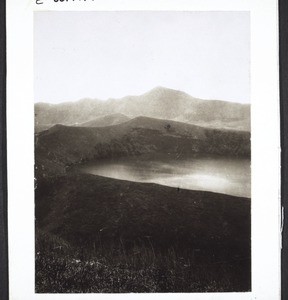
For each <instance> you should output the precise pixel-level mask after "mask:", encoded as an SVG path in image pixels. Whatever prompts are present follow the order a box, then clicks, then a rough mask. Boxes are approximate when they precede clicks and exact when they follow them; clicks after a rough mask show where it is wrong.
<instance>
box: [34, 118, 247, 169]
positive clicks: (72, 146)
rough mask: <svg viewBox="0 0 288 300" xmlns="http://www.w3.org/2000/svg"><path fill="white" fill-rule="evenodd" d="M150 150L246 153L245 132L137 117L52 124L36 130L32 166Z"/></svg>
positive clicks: (239, 154)
mask: <svg viewBox="0 0 288 300" xmlns="http://www.w3.org/2000/svg"><path fill="white" fill-rule="evenodd" d="M151 152H157V153H166V154H167V153H175V155H176V154H179V153H181V154H182V155H185V154H186V155H193V154H199V155H204V154H219V155H231V156H246V157H249V156H250V133H249V132H244V131H232V130H218V129H210V128H203V127H199V126H195V125H191V124H186V123H181V122H175V121H167V120H160V119H153V118H147V117H137V118H134V119H132V120H130V121H128V122H125V123H122V124H118V125H115V126H107V127H94V128H93V127H73V126H64V125H55V126H53V127H52V128H50V129H49V130H46V131H43V132H41V133H39V134H37V135H36V148H35V154H36V167H37V168H38V170H39V171H41V173H43V174H45V172H46V173H47V175H48V173H49V170H52V169H53V168H54V169H57V172H58V167H59V168H60V169H61V166H62V168H63V167H64V166H65V167H67V166H70V165H73V164H79V163H83V162H86V161H90V160H95V159H101V158H111V157H120V156H128V155H132V156H133V155H140V154H144V153H151ZM49 165H50V166H51V167H49ZM53 165H54V167H53V168H52V166H53ZM43 166H44V168H45V171H44V170H43ZM54 171H55V170H54Z"/></svg>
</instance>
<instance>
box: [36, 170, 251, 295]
mask: <svg viewBox="0 0 288 300" xmlns="http://www.w3.org/2000/svg"><path fill="white" fill-rule="evenodd" d="M35 196H36V203H35V204H36V207H35V209H36V211H35V213H36V290H37V291H38V292H205V291H248V290H249V289H250V199H246V198H238V197H233V196H229V195H222V194H215V193H209V192H200V191H188V190H179V189H176V188H169V187H165V186H160V185H156V184H144V183H133V182H127V181H121V180H114V179H109V178H104V177H98V176H93V175H87V174H73V173H71V174H68V175H66V176H57V177H51V178H49V179H45V180H44V179H42V180H40V181H39V182H38V187H37V189H36V194H35Z"/></svg>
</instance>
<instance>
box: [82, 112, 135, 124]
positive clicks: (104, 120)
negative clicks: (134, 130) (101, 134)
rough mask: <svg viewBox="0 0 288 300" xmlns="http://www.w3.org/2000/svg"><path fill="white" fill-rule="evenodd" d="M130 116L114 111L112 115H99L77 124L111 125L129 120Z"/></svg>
mask: <svg viewBox="0 0 288 300" xmlns="http://www.w3.org/2000/svg"><path fill="white" fill-rule="evenodd" d="M129 120H130V118H128V117H127V116H125V115H123V114H119V113H115V114H112V115H106V116H100V117H97V118H95V119H93V120H91V121H88V122H84V123H81V124H77V126H79V127H105V126H112V125H118V124H121V123H124V122H127V121H129Z"/></svg>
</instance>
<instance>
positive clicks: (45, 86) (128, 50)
mask: <svg viewBox="0 0 288 300" xmlns="http://www.w3.org/2000/svg"><path fill="white" fill-rule="evenodd" d="M34 22H35V23H34V28H35V30H34V70H35V74H34V76H35V102H40V101H41V102H51V103H59V102H63V101H74V100H78V99H81V98H86V97H88V98H98V99H103V100H105V99H107V98H120V97H123V96H126V95H139V94H142V93H145V92H147V91H148V90H150V89H152V88H154V87H155V86H164V87H167V88H173V89H177V90H182V91H184V92H186V93H188V94H190V95H191V96H194V97H199V98H205V99H221V100H228V101H235V102H243V103H247V102H248V103H249V102H250V72H249V69H250V21H249V13H247V12H36V13H35V15H34Z"/></svg>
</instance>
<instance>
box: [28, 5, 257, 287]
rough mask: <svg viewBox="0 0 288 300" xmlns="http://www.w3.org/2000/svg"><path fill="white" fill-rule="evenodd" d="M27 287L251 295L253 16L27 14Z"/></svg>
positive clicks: (207, 13) (240, 13)
mask: <svg viewBox="0 0 288 300" xmlns="http://www.w3.org/2000/svg"><path fill="white" fill-rule="evenodd" d="M33 55H34V56H33V57H34V102H35V104H34V126H35V135H34V139H35V144H34V145H35V292H36V293H204V292H249V291H251V200H252V201H253V199H251V172H253V169H252V170H251V118H250V103H251V99H250V98H251V97H250V13H249V12H247V11H246V12H243V11H234V12H232V11H218V12H215V11H214V12H212V11H211V12H210V11H204V12H192V11H187V12H185V11H106V12H105V11H94V12H91V11H90V12H89V11H88V12H87V11H77V12H75V11H74V12H71V11H70V12H69V11H64V12H60V11H58V12H55V11H54V12H53V11H50V12H46V11H45V12H34V54H33Z"/></svg>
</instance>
